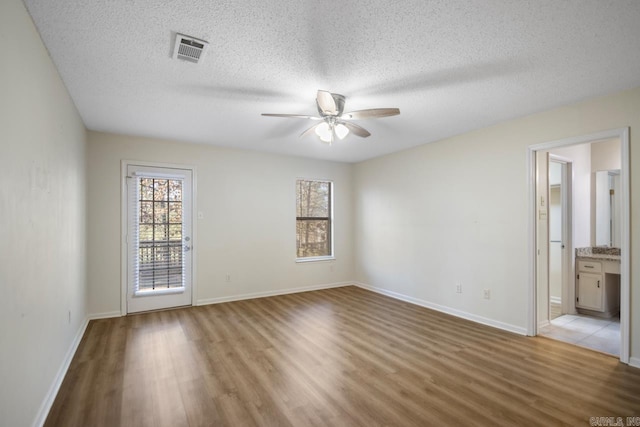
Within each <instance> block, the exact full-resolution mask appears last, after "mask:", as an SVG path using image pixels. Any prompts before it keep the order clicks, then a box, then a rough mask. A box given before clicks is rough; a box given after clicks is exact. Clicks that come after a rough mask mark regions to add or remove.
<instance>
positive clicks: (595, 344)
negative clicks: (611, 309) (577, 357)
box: [539, 314, 620, 356]
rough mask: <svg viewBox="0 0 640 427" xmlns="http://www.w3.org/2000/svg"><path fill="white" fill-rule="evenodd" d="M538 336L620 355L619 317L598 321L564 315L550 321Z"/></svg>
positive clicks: (588, 317)
mask: <svg viewBox="0 0 640 427" xmlns="http://www.w3.org/2000/svg"><path fill="white" fill-rule="evenodd" d="M539 334H540V335H542V336H545V337H548V338H553V339H555V340H559V341H564V342H568V343H571V344H575V345H579V346H581V347H586V348H590V349H592V350H598V351H602V352H604V353H609V354H613V355H614V356H619V355H620V317H614V318H611V319H600V318H598V317H590V316H583V315H579V314H576V315H574V314H565V315H563V316H560V317H557V318H555V319H553V320H551V324H550V325H548V326H545V327H544V328H541V329H540V331H539Z"/></svg>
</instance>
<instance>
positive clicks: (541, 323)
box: [538, 320, 551, 329]
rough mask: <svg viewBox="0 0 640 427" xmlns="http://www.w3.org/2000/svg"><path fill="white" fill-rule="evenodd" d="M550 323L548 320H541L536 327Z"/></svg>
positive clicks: (542, 326)
mask: <svg viewBox="0 0 640 427" xmlns="http://www.w3.org/2000/svg"><path fill="white" fill-rule="evenodd" d="M550 324H551V322H550V321H548V320H543V321H541V322H538V329H540V328H544V327H545V326H549V325H550Z"/></svg>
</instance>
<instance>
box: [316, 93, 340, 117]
mask: <svg viewBox="0 0 640 427" xmlns="http://www.w3.org/2000/svg"><path fill="white" fill-rule="evenodd" d="M316 102H317V103H318V108H319V109H320V111H322V113H323V114H327V115H330V116H335V115H336V114H338V111H337V107H336V101H335V100H334V99H333V95H331V92H327V91H326V90H319V91H318V96H317V97H316Z"/></svg>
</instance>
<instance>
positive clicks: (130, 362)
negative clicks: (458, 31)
mask: <svg viewBox="0 0 640 427" xmlns="http://www.w3.org/2000/svg"><path fill="white" fill-rule="evenodd" d="M600 416H602V417H604V416H615V417H617V416H620V417H627V416H640V369H635V368H631V367H628V366H626V365H624V364H621V363H619V362H618V361H617V360H616V359H615V358H613V357H610V356H606V355H604V354H600V353H597V352H593V351H590V350H586V349H582V348H578V347H574V346H571V345H569V344H565V343H562V342H558V341H553V340H550V339H546V338H531V337H522V336H518V335H514V334H511V333H508V332H504V331H501V330H497V329H493V328H490V327H487V326H483V325H479V324H476V323H472V322H469V321H465V320H462V319H458V318H455V317H452V316H448V315H445V314H442V313H438V312H434V311H431V310H427V309H425V308H422V307H418V306H415V305H411V304H408V303H404V302H402V301H397V300H394V299H391V298H388V297H385V296H382V295H378V294H375V293H372V292H369V291H366V290H363V289H360V288H356V287H352V286H350V287H344V288H335V289H328V290H322V291H316V292H305V293H299V294H291V295H284V296H278V297H272V298H261V299H255V300H247V301H238V302H232V303H225V304H217V305H209V306H202V307H192V308H186V309H177V310H170V311H162V312H155V313H148V314H141V315H135V316H127V317H122V318H115V319H105V320H96V321H92V322H91V323H90V324H89V326H88V328H87V331H86V333H85V336H84V338H83V340H82V343H81V344H80V347H79V348H78V351H77V353H76V355H75V358H74V360H73V362H72V364H71V367H70V369H69V371H68V373H67V376H66V378H65V380H64V383H63V384H62V387H61V389H60V392H59V393H58V396H57V398H56V400H55V402H54V405H53V408H52V410H51V411H50V413H49V417H48V418H47V421H46V425H47V426H172V427H174V426H243V427H244V426H378V425H393V426H413V425H415V426H425V425H487V426H496V425H497V426H499V425H510V426H512V425H528V426H533V425H571V426H577V425H589V417H600Z"/></svg>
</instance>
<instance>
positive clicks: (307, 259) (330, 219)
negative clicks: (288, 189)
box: [295, 177, 336, 263]
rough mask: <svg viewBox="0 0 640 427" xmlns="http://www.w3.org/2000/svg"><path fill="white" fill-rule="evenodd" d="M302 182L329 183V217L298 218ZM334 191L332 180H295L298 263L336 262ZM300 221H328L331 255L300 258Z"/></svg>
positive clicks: (296, 252) (296, 251)
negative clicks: (299, 193) (300, 183)
mask: <svg viewBox="0 0 640 427" xmlns="http://www.w3.org/2000/svg"><path fill="white" fill-rule="evenodd" d="M300 181H313V182H322V183H328V184H329V202H328V203H329V206H328V209H327V210H328V213H329V217H328V218H327V217H298V214H297V210H298V206H297V204H298V188H299V182H300ZM334 191H335V185H334V182H333V181H332V180H330V179H317V178H302V177H299V178H296V180H295V196H296V197H295V228H296V231H295V241H296V244H295V254H296V263H305V262H318V261H331V260H335V259H336V257H335V247H334V241H335V239H334V210H333V208H334V197H333V195H334ZM298 221H328V227H329V233H328V234H329V235H328V239H329V251H330V254H329V255H321V256H308V257H298V231H297V230H298Z"/></svg>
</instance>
